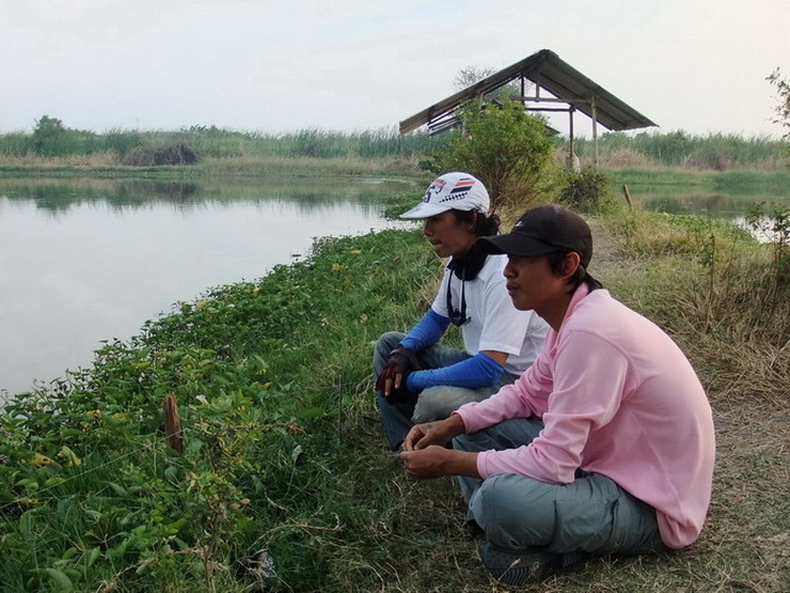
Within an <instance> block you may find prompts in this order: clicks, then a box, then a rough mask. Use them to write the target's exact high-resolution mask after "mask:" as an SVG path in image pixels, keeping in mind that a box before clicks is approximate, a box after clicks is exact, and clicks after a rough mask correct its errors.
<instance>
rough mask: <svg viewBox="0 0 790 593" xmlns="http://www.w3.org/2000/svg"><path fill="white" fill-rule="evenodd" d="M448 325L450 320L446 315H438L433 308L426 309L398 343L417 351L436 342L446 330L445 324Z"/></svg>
mask: <svg viewBox="0 0 790 593" xmlns="http://www.w3.org/2000/svg"><path fill="white" fill-rule="evenodd" d="M449 325H450V320H449V319H448V318H447V317H443V316H442V315H439V314H438V313H437V312H436V311H434V310H433V309H428V312H427V313H426V314H425V315H423V317H422V319H420V320H419V321H418V322H417V324H416V325H415V326H414V327H413V328H411V331H410V332H409V333H408V334H406V337H405V338H403V339H402V340H401V342H400V345H401V346H403V347H404V348H407V349H409V350H412V351H414V352H419V351H420V350H422V349H423V348H426V347H427V346H430V345H432V344H435V343H436V342H438V341H439V338H441V337H442V336H443V335H444V332H445V331H447V326H449Z"/></svg>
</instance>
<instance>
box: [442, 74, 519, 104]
mask: <svg viewBox="0 0 790 593" xmlns="http://www.w3.org/2000/svg"><path fill="white" fill-rule="evenodd" d="M495 73H496V70H494V69H493V68H479V67H477V66H466V67H465V68H461V69H460V70H459V71H458V74H456V75H455V79H454V80H453V86H454V87H455V88H456V89H458V90H459V91H462V90H464V89H467V88H469V87H470V86H472V85H474V84H477V83H478V82H480V81H481V80H483V79H484V78H488V77H489V76H491V75H492V74H495ZM530 84H531V83H530ZM505 97H508V98H511V99H517V98H519V97H521V85H520V84H519V83H518V82H517V81H511V82H509V83H507V84H505V85H503V86H501V87H499V88H498V89H495V90H493V91H491V92H490V93H488V94H486V99H489V100H491V99H503V98H505Z"/></svg>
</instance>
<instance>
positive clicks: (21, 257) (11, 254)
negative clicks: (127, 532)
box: [0, 178, 788, 400]
mask: <svg viewBox="0 0 790 593" xmlns="http://www.w3.org/2000/svg"><path fill="white" fill-rule="evenodd" d="M655 181H656V180H650V182H649V183H643V184H641V185H640V184H637V183H633V181H631V180H629V187H630V188H631V190H630V191H631V194H632V196H633V198H634V201H635V202H638V203H640V204H642V205H643V206H644V207H646V208H649V209H654V210H659V211H664V212H673V213H690V214H703V215H706V216H712V217H716V218H725V219H729V220H734V221H736V222H740V223H743V221H744V220H745V216H746V213H747V212H748V208H749V205H750V204H751V203H753V202H755V201H762V200H766V199H767V200H771V199H774V198H776V197H777V196H776V193H775V192H773V193H772V192H768V193H765V192H760V191H754V192H748V191H747V192H744V191H743V189H742V188H741V189H736V188H732V191H728V188H727V187H717V188H715V189H716V191H715V192H710V191H708V190H702V191H700V190H698V189H697V190H695V189H690V188H689V187H686V186H683V185H679V184H676V185H661V184H660V183H656V182H655ZM410 189H415V186H414V185H413V184H411V183H408V182H406V181H394V180H370V179H363V178H360V179H353V180H345V181H332V180H326V179H323V178H322V179H320V180H312V179H293V178H291V179H287V180H280V181H272V180H271V179H264V180H257V181H250V180H241V181H240V180H230V181H217V180H209V181H200V182H199V183H198V182H163V181H152V180H133V179H124V180H117V179H115V180H111V179H67V180H64V179H0V400H1V399H2V398H3V396H4V394H3V391H5V392H6V393H5V395H6V396H7V395H8V394H13V393H19V392H23V391H26V390H29V389H30V388H31V387H32V386H33V385H34V383H35V384H46V383H48V382H49V381H51V380H53V379H56V378H58V377H62V376H64V374H65V372H66V369H73V370H76V369H78V368H85V367H87V366H89V365H90V363H91V362H92V360H93V352H94V351H95V350H96V349H98V348H99V347H101V345H102V341H103V340H113V339H120V340H126V339H128V338H130V337H131V336H133V335H135V334H136V333H137V332H138V331H139V329H140V328H141V327H142V325H143V324H144V323H145V322H146V321H147V320H149V319H154V318H156V317H157V316H159V315H160V314H162V313H168V312H170V311H171V308H172V305H173V304H174V303H176V302H177V301H192V300H194V299H196V298H198V297H199V296H200V295H201V294H202V293H204V292H205V291H206V290H208V289H209V288H211V287H213V286H218V285H221V284H228V283H233V282H237V281H241V280H254V279H255V278H258V277H261V276H263V275H265V274H266V273H267V271H268V270H270V269H271V268H272V267H273V266H275V265H277V264H288V263H290V262H293V261H295V260H297V259H298V258H301V257H305V256H306V255H307V254H308V252H309V249H310V247H311V245H312V242H313V239H314V238H316V237H324V236H339V235H353V234H359V233H364V232H368V231H371V230H380V229H383V228H387V227H392V226H396V225H401V224H402V223H397V222H392V221H387V220H385V219H383V218H382V217H381V212H382V198H383V197H384V196H388V195H392V194H394V193H400V192H403V191H407V190H410ZM783 196H784V200H785V202H784V203H787V196H788V194H787V193H786V192H785V193H784V194H783ZM406 224H411V223H406Z"/></svg>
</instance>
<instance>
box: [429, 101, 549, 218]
mask: <svg viewBox="0 0 790 593" xmlns="http://www.w3.org/2000/svg"><path fill="white" fill-rule="evenodd" d="M458 116H459V117H460V119H461V124H462V125H461V126H460V127H458V128H455V129H454V130H453V131H452V132H451V134H452V136H451V138H450V141H449V143H448V147H447V148H446V149H439V150H437V151H435V152H434V153H433V154H432V157H431V159H429V160H428V161H426V162H425V166H426V167H427V168H430V169H431V170H432V172H434V173H437V174H440V173H443V172H445V171H453V170H455V171H466V172H468V173H471V174H473V175H476V176H477V177H479V178H480V179H481V181H483V183H485V185H486V187H487V188H488V192H489V194H490V195H491V203H492V206H493V207H494V208H497V209H501V208H502V207H507V206H510V205H513V206H516V205H523V204H524V203H525V202H529V201H531V198H534V197H535V196H537V195H538V194H539V193H540V192H541V182H542V181H543V175H544V173H545V171H546V169H547V167H548V165H549V162H550V160H551V157H552V155H553V150H554V146H553V142H552V139H551V135H550V132H549V128H548V127H547V125H546V123H545V120H543V119H542V118H540V117H535V116H533V115H530V114H528V113H527V112H526V111H525V110H524V107H523V105H521V103H519V102H516V101H512V100H509V99H503V100H502V101H501V102H497V103H490V104H484V103H483V102H482V101H480V100H472V101H468V102H466V103H464V104H463V106H462V107H461V109H460V111H459V114H458Z"/></svg>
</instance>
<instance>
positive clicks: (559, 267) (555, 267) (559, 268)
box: [546, 250, 603, 294]
mask: <svg viewBox="0 0 790 593" xmlns="http://www.w3.org/2000/svg"><path fill="white" fill-rule="evenodd" d="M569 253H572V252H571V251H565V250H557V251H549V252H548V253H547V254H546V259H547V260H548V261H549V269H550V270H551V272H552V273H553V274H555V275H557V276H562V275H563V274H564V273H565V268H564V267H563V263H564V262H565V257H566V256H567V255H568V254H569ZM582 282H583V283H585V284H586V285H587V288H589V289H590V292H592V291H593V290H596V289H598V288H603V284H601V283H600V282H599V281H598V280H596V279H595V278H593V277H592V276H591V275H590V274H589V272H587V269H586V268H585V267H584V266H583V265H582V264H581V263H579V267H578V268H576V271H575V272H574V273H573V276H571V277H570V278H568V284H569V285H570V290H569V291H568V293H569V294H570V293H572V292H574V291H575V290H576V289H577V288H578V287H579V285H580V284H581V283H582Z"/></svg>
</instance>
